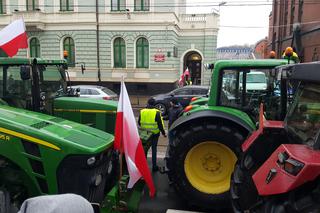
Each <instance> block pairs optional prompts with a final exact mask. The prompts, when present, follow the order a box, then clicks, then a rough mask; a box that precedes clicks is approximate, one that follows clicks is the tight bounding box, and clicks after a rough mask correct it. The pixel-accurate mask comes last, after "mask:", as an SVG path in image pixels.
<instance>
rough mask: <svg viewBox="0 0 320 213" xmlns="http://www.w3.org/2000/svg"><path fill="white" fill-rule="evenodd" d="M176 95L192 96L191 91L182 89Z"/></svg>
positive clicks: (175, 92)
mask: <svg viewBox="0 0 320 213" xmlns="http://www.w3.org/2000/svg"><path fill="white" fill-rule="evenodd" d="M173 93H174V95H191V91H190V92H189V91H188V90H187V89H181V90H177V91H174V92H173Z"/></svg>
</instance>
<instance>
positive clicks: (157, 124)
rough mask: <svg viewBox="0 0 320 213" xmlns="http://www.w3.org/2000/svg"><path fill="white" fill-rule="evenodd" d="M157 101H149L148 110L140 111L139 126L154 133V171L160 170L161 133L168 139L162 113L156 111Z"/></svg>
mask: <svg viewBox="0 0 320 213" xmlns="http://www.w3.org/2000/svg"><path fill="white" fill-rule="evenodd" d="M154 106H155V100H154V99H149V100H148V105H147V107H146V108H144V109H142V110H141V111H140V115H139V118H138V124H139V126H140V127H141V128H142V129H145V130H148V131H150V132H152V133H153V135H152V136H151V143H152V144H151V150H152V171H153V172H156V171H158V170H159V167H158V166H157V146H158V139H159V136H160V132H161V134H162V135H163V136H164V137H167V135H166V132H165V130H164V124H163V118H162V115H161V112H160V111H159V110H158V109H155V107H154Z"/></svg>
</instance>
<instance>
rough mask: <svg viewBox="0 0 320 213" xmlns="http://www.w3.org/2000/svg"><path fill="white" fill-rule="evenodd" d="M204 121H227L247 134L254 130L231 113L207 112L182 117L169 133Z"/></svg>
mask: <svg viewBox="0 0 320 213" xmlns="http://www.w3.org/2000/svg"><path fill="white" fill-rule="evenodd" d="M203 119H219V120H227V121H229V122H231V123H233V124H235V125H236V126H238V127H240V128H242V129H244V130H245V131H246V132H248V133H251V132H253V131H254V129H253V128H252V127H251V126H250V125H248V124H247V123H246V122H244V121H243V120H242V119H240V118H238V117H236V116H234V115H231V114H229V113H225V112H221V111H213V110H205V111H199V112H195V113H192V114H189V115H188V114H187V115H184V116H180V117H179V118H178V119H177V120H176V121H175V122H174V123H173V124H172V126H171V127H170V129H169V131H174V130H177V129H179V128H180V127H182V126H185V125H190V124H191V123H193V122H195V121H198V120H203Z"/></svg>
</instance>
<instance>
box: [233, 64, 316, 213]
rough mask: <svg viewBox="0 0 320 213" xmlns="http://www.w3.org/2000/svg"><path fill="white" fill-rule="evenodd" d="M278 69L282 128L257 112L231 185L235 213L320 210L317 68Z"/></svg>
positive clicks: (290, 66)
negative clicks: (255, 126) (284, 111)
mask: <svg viewBox="0 0 320 213" xmlns="http://www.w3.org/2000/svg"><path fill="white" fill-rule="evenodd" d="M278 69H279V71H280V72H279V78H280V76H281V81H286V84H283V86H282V87H281V90H284V91H287V92H288V94H289V95H288V96H285V97H283V98H287V107H288V112H287V114H286V116H285V119H284V121H283V122H282V121H268V120H266V119H264V118H263V110H260V118H261V119H260V125H259V129H258V130H257V131H255V132H253V133H252V134H251V135H250V136H249V137H248V138H247V140H246V141H245V142H244V143H243V145H242V151H243V153H242V157H241V158H240V159H239V161H238V163H237V164H236V166H235V171H234V173H233V177H232V180H231V197H232V204H233V207H234V209H235V211H236V212H246V211H247V210H249V209H250V212H251V211H252V212H274V213H275V212H284V213H285V212H288V213H289V212H319V210H320V208H319V205H318V203H319V202H320V200H319V199H318V198H319V197H318V196H314V195H315V194H316V193H318V192H319V190H320V184H319V183H320V179H319V177H320V166H319V165H320V160H319V159H320V152H319V148H320V137H319V134H320V131H319V129H320V104H319V103H320V75H319V70H320V63H305V64H294V65H288V66H283V67H279V68H278ZM291 94H294V95H293V96H292V97H290V96H291ZM302 203H303V205H300V204H302Z"/></svg>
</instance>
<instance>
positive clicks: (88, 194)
mask: <svg viewBox="0 0 320 213" xmlns="http://www.w3.org/2000/svg"><path fill="white" fill-rule="evenodd" d="M92 157H95V159H96V162H95V163H94V164H92V165H91V166H89V165H88V163H87V161H88V159H89V158H92ZM110 165H112V168H111V167H110ZM116 165H117V160H116V158H114V154H113V153H112V151H111V150H108V151H105V152H103V153H100V154H99V155H95V156H87V155H81V156H80V155H77V156H68V157H66V158H65V159H64V160H63V161H62V162H61V164H60V166H59V168H58V171H57V178H58V190H59V193H75V194H79V195H81V196H83V197H85V198H86V199H87V200H88V201H89V202H92V203H101V202H102V201H103V199H104V197H105V192H107V191H109V190H110V189H111V187H112V186H113V185H114V183H115V181H116V179H117V176H116V175H115V173H116V170H117V166H116ZM109 167H110V168H109Z"/></svg>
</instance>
